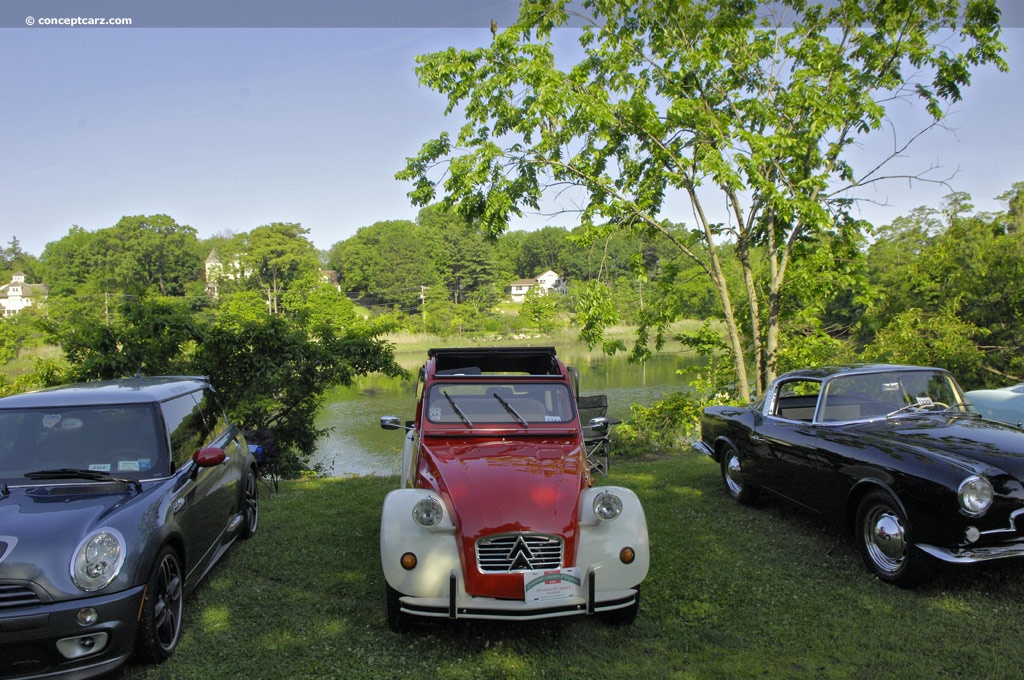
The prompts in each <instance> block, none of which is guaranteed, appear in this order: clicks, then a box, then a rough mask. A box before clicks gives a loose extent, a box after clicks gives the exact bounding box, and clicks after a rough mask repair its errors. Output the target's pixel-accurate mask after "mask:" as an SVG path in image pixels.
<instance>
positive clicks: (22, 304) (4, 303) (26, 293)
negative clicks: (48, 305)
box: [0, 272, 50, 316]
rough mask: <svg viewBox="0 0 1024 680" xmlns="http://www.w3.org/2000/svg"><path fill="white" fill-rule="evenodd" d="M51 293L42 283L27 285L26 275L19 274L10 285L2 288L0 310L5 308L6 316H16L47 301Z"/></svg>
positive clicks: (0, 288) (0, 287)
mask: <svg viewBox="0 0 1024 680" xmlns="http://www.w3.org/2000/svg"><path fill="white" fill-rule="evenodd" d="M49 292H50V289H49V287H48V286H46V285H44V284H42V283H25V275H24V274H23V273H21V272H17V273H16V274H15V275H14V276H12V277H11V282H10V283H8V284H7V285H5V286H0V308H3V310H4V316H14V315H15V314H17V313H18V312H20V311H21V310H23V309H25V308H26V307H31V306H32V305H33V304H38V303H39V302H42V301H43V300H45V299H46V296H47V294H48V293H49Z"/></svg>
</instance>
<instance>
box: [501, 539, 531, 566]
mask: <svg viewBox="0 0 1024 680" xmlns="http://www.w3.org/2000/svg"><path fill="white" fill-rule="evenodd" d="M506 559H507V560H508V570H509V571H516V570H517V569H528V570H529V569H533V551H532V550H530V546H528V545H527V544H526V540H525V539H524V538H523V537H522V535H520V536H519V537H518V538H516V542H515V543H514V544H513V545H512V549H511V550H509V551H508V557H507V558H506Z"/></svg>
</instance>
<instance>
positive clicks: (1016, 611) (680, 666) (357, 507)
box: [123, 454, 1024, 679]
mask: <svg viewBox="0 0 1024 680" xmlns="http://www.w3.org/2000/svg"><path fill="white" fill-rule="evenodd" d="M607 481H608V483H612V484H621V485H624V486H628V487H631V488H633V489H634V490H636V491H637V492H638V493H639V494H640V497H641V499H642V500H643V502H644V506H645V509H646V512H647V520H648V525H649V528H650V535H651V562H652V565H651V572H650V574H649V576H648V578H647V580H646V581H645V583H644V584H643V590H642V592H643V598H642V602H641V606H640V614H639V616H638V617H637V620H636V622H635V623H634V624H633V625H632V626H630V627H625V628H608V627H604V626H602V625H601V624H599V623H598V622H597V621H595V620H593V619H590V618H585V617H577V618H571V619H563V620H560V621H549V622H542V623H513V624H506V623H496V622H495V623H491V622H487V623H479V622H467V621H458V622H447V621H442V622H438V623H426V624H423V625H419V626H417V627H416V628H415V630H413V631H412V632H410V633H407V634H405V635H395V634H393V633H391V632H390V631H389V630H388V628H387V624H386V622H385V617H384V592H383V591H384V580H383V576H382V575H381V570H380V562H379V553H378V543H377V542H378V523H379V521H380V506H381V502H382V500H383V498H384V495H385V494H386V493H387V492H388V491H389V490H390V489H391V488H393V487H394V486H395V483H396V480H395V479H394V478H373V477H371V478H351V479H314V480H301V481H291V482H284V483H283V484H282V487H281V491H280V492H279V493H277V494H274V495H273V496H270V497H269V498H264V500H263V506H262V519H261V526H260V531H259V534H258V535H257V536H256V537H255V538H254V539H253V540H251V541H248V542H245V543H240V544H238V545H236V546H235V548H233V549H232V551H231V552H230V553H229V554H228V556H227V558H226V560H225V561H223V562H222V564H221V565H219V566H218V567H217V568H216V569H215V571H214V572H213V573H212V574H211V575H210V577H208V580H207V581H206V582H205V583H204V584H202V585H201V586H200V587H199V588H198V589H197V591H196V592H194V593H193V594H192V596H191V599H190V600H189V602H188V604H187V607H186V617H187V618H186V623H185V626H186V627H185V634H184V637H183V639H182V642H181V645H180V647H179V648H178V651H177V654H176V655H175V656H174V657H173V658H172V659H171V660H170V661H168V662H167V663H165V664H163V665H162V666H156V667H139V666H130V667H129V668H128V669H127V670H126V671H125V672H124V674H123V677H126V678H130V679H142V678H201V677H210V678H286V677H287V678H349V677H372V678H421V677H428V676H429V677H432V678H438V679H441V678H629V677H631V676H634V675H637V674H638V673H641V674H642V675H641V677H643V678H736V677H743V678H750V677H758V678H890V677H891V678H895V677H900V678H916V677H928V678H961V677H964V678H966V677H984V678H1010V677H1020V675H1021V673H1022V670H1021V669H1022V668H1024V564H1021V563H1020V562H1016V563H1011V562H1002V563H996V564H992V565H986V566H984V567H982V568H972V569H966V570H965V569H959V570H953V571H949V570H947V571H943V572H940V573H939V574H938V575H937V576H936V577H934V578H933V579H932V580H931V581H929V582H928V583H926V584H925V585H924V586H923V587H920V588H918V589H917V590H914V591H905V590H900V589H898V588H894V587H892V586H887V585H885V584H882V583H880V582H878V581H877V580H875V579H874V578H873V577H871V576H870V575H869V574H868V573H867V571H866V570H865V569H864V567H863V566H862V564H861V562H860V559H859V556H858V554H857V552H856V549H855V547H854V544H853V541H852V539H851V538H850V537H849V536H847V535H845V534H844V533H842V532H840V531H838V530H837V529H830V528H826V527H824V526H823V525H821V524H820V523H818V522H816V521H814V520H813V519H810V518H808V517H806V516H804V515H802V514H800V513H799V512H797V511H795V510H791V509H789V508H788V507H786V506H783V505H781V504H780V503H777V502H773V501H766V502H763V503H762V504H760V505H759V506H758V507H755V508H746V507H741V506H739V505H737V504H735V503H733V502H732V501H730V500H729V499H728V498H726V496H725V493H724V492H723V491H722V490H721V488H720V486H721V482H720V479H719V476H718V470H717V468H716V466H715V465H714V464H713V463H712V462H711V461H710V460H709V459H706V458H702V457H698V456H696V455H693V454H686V455H683V456H678V457H673V458H664V459H661V460H657V461H641V462H621V461H613V464H612V474H611V476H610V477H609V478H608V480H607Z"/></svg>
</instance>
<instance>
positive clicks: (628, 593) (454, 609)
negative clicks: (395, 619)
mask: <svg viewBox="0 0 1024 680" xmlns="http://www.w3.org/2000/svg"><path fill="white" fill-rule="evenodd" d="M448 588H449V590H448V592H449V596H448V597H447V598H443V597H437V598H435V597H410V596H408V595H404V596H402V597H400V598H399V602H400V603H401V611H402V613H404V614H412V615H414V616H427V617H435V618H446V619H453V620H454V619H498V620H519V621H531V620H536V619H550V618H556V617H560V616H573V615H577V614H596V613H599V612H608V611H613V610H616V609H623V608H625V607H630V606H632V605H633V604H635V603H636V601H637V598H638V597H639V591H638V590H637V589H636V588H630V589H628V590H620V591H606V592H601V593H598V592H596V587H595V578H594V571H593V570H589V571H588V573H587V578H586V586H585V588H584V595H583V596H582V597H571V598H565V599H561V600H550V601H548V602H529V603H528V602H523V601H521V600H498V599H492V598H486V597H474V598H470V601H469V602H459V601H458V597H457V595H456V594H457V593H458V592H459V584H458V577H457V576H456V574H455V573H454V572H452V573H451V575H450V576H449V584H448Z"/></svg>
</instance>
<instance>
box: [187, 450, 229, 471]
mask: <svg viewBox="0 0 1024 680" xmlns="http://www.w3.org/2000/svg"><path fill="white" fill-rule="evenodd" d="M227 459H228V454H226V453H224V449H218V448H217V447H216V446H208V447H206V448H205V449H199V450H198V451H196V452H195V454H194V455H193V456H192V460H194V461H195V462H196V465H198V466H199V467H204V468H205V467H214V466H215V465H220V464H221V463H223V462H224V461H226V460H227Z"/></svg>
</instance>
